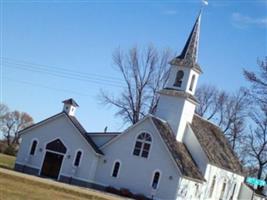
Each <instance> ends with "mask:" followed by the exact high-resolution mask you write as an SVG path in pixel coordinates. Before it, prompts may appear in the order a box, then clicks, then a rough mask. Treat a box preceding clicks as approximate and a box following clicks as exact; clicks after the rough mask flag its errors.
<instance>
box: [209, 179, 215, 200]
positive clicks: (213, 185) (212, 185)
mask: <svg viewBox="0 0 267 200" xmlns="http://www.w3.org/2000/svg"><path fill="white" fill-rule="evenodd" d="M215 183H216V176H214V177H213V179H212V183H211V186H210V194H209V197H210V198H211V197H212V194H213V190H214V187H215Z"/></svg>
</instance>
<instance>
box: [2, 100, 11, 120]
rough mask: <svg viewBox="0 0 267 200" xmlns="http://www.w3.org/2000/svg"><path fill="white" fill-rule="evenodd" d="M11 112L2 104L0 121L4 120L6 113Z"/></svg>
mask: <svg viewBox="0 0 267 200" xmlns="http://www.w3.org/2000/svg"><path fill="white" fill-rule="evenodd" d="M8 111H9V108H8V107H7V106H6V105H5V104H2V103H1V104H0V120H1V119H2V118H3V116H5V115H6V113H7V112H8Z"/></svg>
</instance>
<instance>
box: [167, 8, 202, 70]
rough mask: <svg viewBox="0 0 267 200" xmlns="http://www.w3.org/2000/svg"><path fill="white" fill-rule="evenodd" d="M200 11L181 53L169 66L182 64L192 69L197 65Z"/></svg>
mask: <svg viewBox="0 0 267 200" xmlns="http://www.w3.org/2000/svg"><path fill="white" fill-rule="evenodd" d="M201 15H202V9H201V10H200V12H199V15H198V17H197V19H196V22H195V24H194V27H193V29H192V31H191V33H190V35H189V38H188V39H187V41H186V44H185V46H184V48H183V51H182V53H181V54H180V55H179V56H177V57H176V58H174V59H173V60H172V61H171V64H183V65H187V66H188V67H194V66H195V65H196V63H197V57H198V44H199V33H200V21H201Z"/></svg>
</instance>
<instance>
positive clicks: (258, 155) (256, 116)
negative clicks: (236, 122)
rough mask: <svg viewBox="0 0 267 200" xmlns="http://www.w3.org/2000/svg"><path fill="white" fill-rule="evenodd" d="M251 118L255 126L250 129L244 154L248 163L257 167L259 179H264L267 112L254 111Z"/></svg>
mask: <svg viewBox="0 0 267 200" xmlns="http://www.w3.org/2000/svg"><path fill="white" fill-rule="evenodd" d="M250 118H251V119H252V121H253V122H254V124H253V125H252V126H251V127H250V133H249V134H248V136H247V139H246V140H244V141H243V144H244V146H243V152H244V154H245V155H249V157H246V159H247V161H248V162H250V163H251V164H256V166H257V178H258V179H261V178H264V176H263V172H264V171H266V167H267V110H266V109H262V110H261V111H258V110H257V111H253V112H251V113H250Z"/></svg>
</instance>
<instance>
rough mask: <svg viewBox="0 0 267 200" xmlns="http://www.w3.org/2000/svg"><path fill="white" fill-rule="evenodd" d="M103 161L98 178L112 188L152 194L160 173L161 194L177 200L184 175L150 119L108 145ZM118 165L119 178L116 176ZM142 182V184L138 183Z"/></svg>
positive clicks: (98, 171)
mask: <svg viewBox="0 0 267 200" xmlns="http://www.w3.org/2000/svg"><path fill="white" fill-rule="evenodd" d="M101 150H102V151H103V152H104V155H105V156H103V158H102V159H103V161H100V162H99V164H98V169H97V174H96V179H97V180H99V182H105V183H106V184H108V185H112V186H114V187H117V188H120V187H124V188H131V191H132V192H137V193H138V192H139V193H143V194H149V193H151V190H152V189H153V188H152V179H153V175H154V174H155V173H156V172H159V176H160V179H159V183H158V184H159V191H158V193H159V195H160V196H162V198H163V197H168V198H169V199H174V196H170V195H173V194H175V193H176V192H175V191H176V190H177V187H178V185H177V184H178V183H179V177H180V176H181V173H180V171H179V169H178V168H177V166H176V164H175V163H174V161H173V159H172V157H171V154H170V152H169V151H168V149H167V148H166V145H165V144H164V141H163V140H162V138H161V137H160V135H159V133H158V131H157V129H156V127H155V126H154V124H153V122H152V121H151V119H150V116H147V117H145V118H144V119H142V120H141V121H139V122H138V123H137V124H135V125H133V126H132V127H130V128H129V129H127V130H126V131H125V132H124V133H122V134H121V135H119V136H117V137H116V138H115V139H113V141H112V142H109V143H108V144H106V145H104V146H103V147H102V148H101ZM116 162H119V163H120V169H119V170H118V176H117V177H113V176H112V174H113V173H112V169H113V168H114V165H115V163H116ZM136 183H140V184H136Z"/></svg>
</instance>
